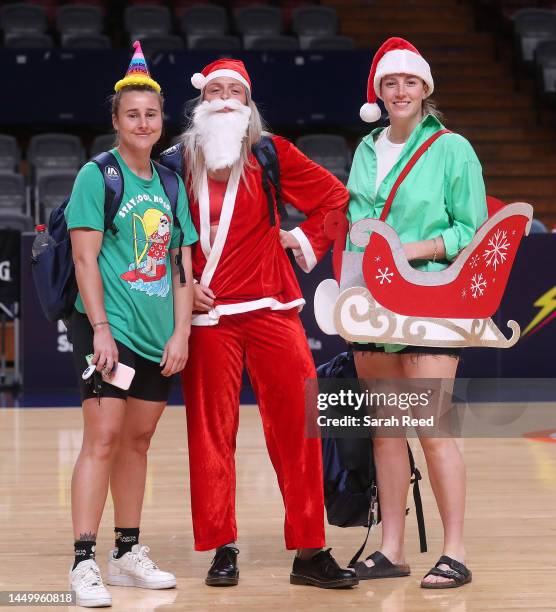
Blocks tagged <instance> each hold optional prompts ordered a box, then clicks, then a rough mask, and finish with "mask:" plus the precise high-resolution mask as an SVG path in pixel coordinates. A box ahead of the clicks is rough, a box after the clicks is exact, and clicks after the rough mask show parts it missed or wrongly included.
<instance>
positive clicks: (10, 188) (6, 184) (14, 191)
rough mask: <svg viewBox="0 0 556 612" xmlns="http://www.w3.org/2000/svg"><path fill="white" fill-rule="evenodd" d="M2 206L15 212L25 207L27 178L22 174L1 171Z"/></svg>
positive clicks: (0, 192)
mask: <svg viewBox="0 0 556 612" xmlns="http://www.w3.org/2000/svg"><path fill="white" fill-rule="evenodd" d="M0 208H1V209H3V210H11V211H14V212H19V213H21V212H23V211H24V209H25V179H24V178H23V176H22V175H21V174H16V173H15V172H8V171H6V170H2V171H0Z"/></svg>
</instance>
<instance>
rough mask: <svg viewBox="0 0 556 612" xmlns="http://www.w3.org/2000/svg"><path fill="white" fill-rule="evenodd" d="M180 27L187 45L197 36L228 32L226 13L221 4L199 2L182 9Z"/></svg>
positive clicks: (219, 34) (202, 36)
mask: <svg viewBox="0 0 556 612" xmlns="http://www.w3.org/2000/svg"><path fill="white" fill-rule="evenodd" d="M180 28H181V31H182V32H183V34H184V35H185V36H186V39H187V44H188V47H190V48H191V45H192V43H193V42H194V41H195V40H196V39H198V38H204V37H207V36H223V35H225V34H227V33H228V29H229V26H228V15H227V14H226V9H225V8H224V7H222V6H215V5H212V4H199V5H194V6H188V7H186V8H184V9H183V13H182V15H181V19H180Z"/></svg>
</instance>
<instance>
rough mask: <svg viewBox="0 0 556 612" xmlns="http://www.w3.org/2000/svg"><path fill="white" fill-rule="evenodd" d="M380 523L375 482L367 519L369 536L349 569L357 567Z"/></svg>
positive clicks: (353, 558)
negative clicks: (370, 535)
mask: <svg viewBox="0 0 556 612" xmlns="http://www.w3.org/2000/svg"><path fill="white" fill-rule="evenodd" d="M377 523H378V489H377V486H376V484H375V483H374V482H373V484H372V486H371V500H370V502H369V516H368V518H367V535H366V536H365V540H364V541H363V544H361V546H360V547H359V550H358V551H357V552H356V553H355V554H354V555H353V557H352V558H351V561H350V562H349V563H348V567H351V568H353V567H355V564H356V563H357V561H359V557H360V556H361V555H362V554H363V551H364V550H365V546H367V541H368V540H369V534H370V533H371V530H372V528H373V527H374V526H375V525H376V524H377Z"/></svg>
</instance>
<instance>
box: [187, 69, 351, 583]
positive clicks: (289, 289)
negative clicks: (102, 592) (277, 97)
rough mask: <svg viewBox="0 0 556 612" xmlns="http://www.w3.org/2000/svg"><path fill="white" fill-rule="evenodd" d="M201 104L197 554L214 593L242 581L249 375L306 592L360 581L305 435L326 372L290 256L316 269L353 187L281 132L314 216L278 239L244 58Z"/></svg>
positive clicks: (297, 197) (192, 400)
mask: <svg viewBox="0 0 556 612" xmlns="http://www.w3.org/2000/svg"><path fill="white" fill-rule="evenodd" d="M191 80H192V83H193V85H194V86H195V87H196V88H198V89H200V90H201V95H200V97H199V99H198V101H197V104H196V106H195V109H194V111H193V113H192V120H191V124H190V126H189V128H188V129H187V130H186V132H185V133H184V134H183V147H184V168H185V172H184V179H185V182H186V184H187V188H188V193H189V196H190V207H191V214H192V219H193V223H194V225H195V227H196V228H197V229H198V231H199V233H200V243H199V244H198V248H197V247H194V249H193V269H194V272H193V274H194V277H195V279H196V282H197V284H196V285H195V294H194V316H193V320H192V327H193V330H192V333H191V337H190V345H189V347H190V353H189V354H190V358H189V361H188V365H187V368H186V369H185V370H184V372H183V378H182V380H183V391H184V396H185V404H186V412H187V430H188V441H189V465H190V477H191V506H192V515H193V531H194V536H195V549H196V550H211V549H216V554H215V557H214V559H213V562H212V565H211V568H210V569H209V572H208V575H207V578H206V581H205V582H206V584H208V585H211V586H220V585H235V584H237V582H238V577H239V571H238V569H237V554H238V552H239V550H238V547H237V545H236V543H235V542H236V539H237V529H236V519H235V481H236V476H235V463H234V453H235V446H236V434H237V429H238V421H239V395H240V388H241V381H242V371H243V368H244V367H246V368H247V370H248V372H249V376H250V379H251V383H252V385H253V389H254V392H255V395H256V398H257V403H258V405H259V410H260V413H261V417H262V421H263V428H264V434H265V438H266V444H267V448H268V452H269V455H270V458H271V460H272V463H273V466H274V469H275V470H276V475H277V478H278V484H279V486H280V490H281V492H282V496H283V500H284V506H285V525H284V531H285V540H286V547H287V548H288V549H296V550H297V551H298V553H297V555H296V557H295V559H294V563H293V569H292V573H291V576H290V581H291V582H292V583H294V584H311V585H314V586H319V587H325V588H336V587H345V586H351V585H355V584H357V578H356V577H355V574H354V573H353V572H352V571H351V570H343V569H341V568H340V567H338V565H337V563H336V562H335V560H334V559H333V557H332V556H331V555H330V552H329V550H327V551H324V550H322V547H323V546H324V525H323V522H324V520H323V485H322V466H321V446H320V440H319V439H307V438H306V437H305V431H304V429H305V406H304V386H305V381H306V380H307V379H308V378H314V377H315V369H314V364H313V360H312V357H311V353H310V350H309V347H308V344H307V339H306V336H305V332H304V330H303V327H302V325H301V321H300V319H299V315H298V311H299V310H300V308H301V306H302V305H303V304H304V303H305V301H304V299H303V297H302V295H301V291H300V288H299V285H298V283H297V280H296V277H295V273H294V271H293V269H292V266H291V265H290V262H289V260H288V256H287V254H286V252H285V249H286V248H291V249H292V250H293V253H294V255H295V258H296V261H297V263H298V264H299V265H300V266H301V267H302V268H303V270H305V272H309V271H310V270H312V268H313V267H314V266H315V265H316V263H317V261H318V260H319V259H320V258H321V257H322V256H323V255H324V254H325V252H326V251H327V249H328V248H329V246H330V241H329V240H328V238H326V236H325V235H324V231H323V221H324V218H325V216H326V215H327V213H328V212H329V211H331V210H345V208H346V205H347V200H348V194H347V191H346V189H345V188H344V186H343V185H342V184H341V182H340V181H339V180H338V179H336V178H335V177H334V176H333V175H332V174H330V173H329V172H328V171H326V170H324V169H323V168H321V167H320V166H318V165H317V164H315V163H314V162H312V161H311V160H309V159H308V158H307V157H305V156H304V155H303V154H302V153H301V152H300V151H299V150H298V149H297V148H296V147H294V146H293V145H292V144H291V143H289V142H288V141H287V140H285V139H283V138H280V137H278V136H272V143H273V146H274V148H275V150H276V154H277V158H278V162H279V166H280V184H281V190H282V198H283V200H284V201H285V202H288V203H291V204H292V205H293V206H294V207H295V208H297V209H299V210H300V211H302V212H303V213H305V215H306V216H307V219H306V220H305V221H304V222H303V223H301V225H300V226H299V227H297V228H295V229H293V230H292V231H291V232H284V231H281V230H280V225H279V218H278V214H277V209H276V205H275V204H273V205H272V207H271V209H270V211H269V200H268V199H267V196H266V195H265V191H264V188H263V183H262V175H261V173H262V168H261V166H260V165H259V164H258V162H257V160H256V159H255V157H254V155H253V154H252V147H253V145H255V144H257V143H258V142H259V141H260V140H261V136H262V135H263V127H262V121H261V117H260V115H259V112H258V110H257V107H256V105H255V104H254V103H253V101H252V98H251V80H250V78H249V75H248V73H247V70H246V68H245V66H244V65H243V63H242V62H241V61H238V60H233V59H223V60H218V61H216V62H213V63H211V64H209V65H208V66H206V67H205V68H204V69H203V71H202V73H197V74H195V75H193V77H192V79H191Z"/></svg>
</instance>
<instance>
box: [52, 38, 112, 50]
mask: <svg viewBox="0 0 556 612" xmlns="http://www.w3.org/2000/svg"><path fill="white" fill-rule="evenodd" d="M62 47H63V48H64V49H111V48H112V41H111V40H110V39H109V38H108V36H105V35H104V34H81V35H74V34H67V35H66V36H64V38H63V39H62Z"/></svg>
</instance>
